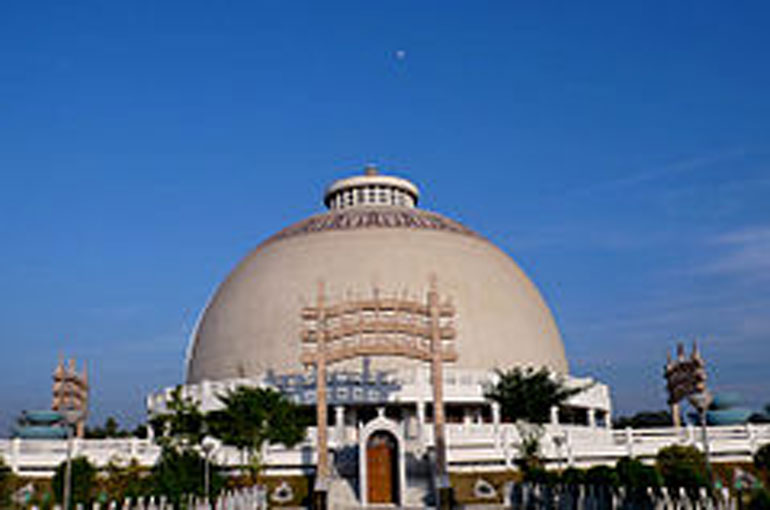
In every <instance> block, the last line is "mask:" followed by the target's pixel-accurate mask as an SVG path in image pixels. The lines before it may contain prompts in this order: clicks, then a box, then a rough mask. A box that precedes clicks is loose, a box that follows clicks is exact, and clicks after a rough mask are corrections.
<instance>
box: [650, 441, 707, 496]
mask: <svg viewBox="0 0 770 510" xmlns="http://www.w3.org/2000/svg"><path fill="white" fill-rule="evenodd" d="M655 464H656V466H657V468H658V471H659V472H660V474H661V476H662V477H663V482H664V483H665V485H666V486H667V487H671V488H679V487H684V488H686V489H689V490H690V491H692V490H694V489H696V488H698V487H704V486H707V485H708V474H707V473H708V472H707V469H706V458H705V457H704V456H703V454H702V453H701V452H700V450H698V449H697V448H695V447H694V446H680V445H672V446H667V447H665V448H661V449H660V450H659V451H658V455H657V456H656V458H655Z"/></svg>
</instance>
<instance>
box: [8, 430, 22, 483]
mask: <svg viewBox="0 0 770 510" xmlns="http://www.w3.org/2000/svg"><path fill="white" fill-rule="evenodd" d="M20 455H21V438H20V437H14V438H13V439H12V440H11V459H10V462H11V469H12V470H13V474H15V475H18V474H19V464H20V463H21V460H20V459H19V456H20Z"/></svg>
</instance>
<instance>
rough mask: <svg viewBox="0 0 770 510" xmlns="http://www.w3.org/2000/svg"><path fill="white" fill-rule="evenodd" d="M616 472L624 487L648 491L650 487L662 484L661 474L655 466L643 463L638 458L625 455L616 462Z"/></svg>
mask: <svg viewBox="0 0 770 510" xmlns="http://www.w3.org/2000/svg"><path fill="white" fill-rule="evenodd" d="M615 472H616V473H617V475H618V482H619V483H620V485H621V486H623V487H628V488H630V489H640V490H644V491H646V489H647V488H648V487H659V486H660V474H658V472H657V471H656V470H655V468H654V467H652V466H647V465H645V464H642V462H641V461H639V460H638V459H632V458H630V457H623V458H622V459H620V460H618V462H617V464H615Z"/></svg>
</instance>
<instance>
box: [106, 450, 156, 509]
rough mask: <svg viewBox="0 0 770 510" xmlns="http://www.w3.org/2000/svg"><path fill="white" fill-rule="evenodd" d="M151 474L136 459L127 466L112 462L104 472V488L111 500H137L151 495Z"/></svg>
mask: <svg viewBox="0 0 770 510" xmlns="http://www.w3.org/2000/svg"><path fill="white" fill-rule="evenodd" d="M149 474H150V473H149V472H148V471H147V470H146V469H145V468H143V467H142V466H140V465H139V462H138V461H137V460H136V459H131V462H129V463H128V464H127V465H123V464H122V463H119V462H116V461H112V460H111V461H110V462H108V463H107V466H106V468H105V470H104V475H105V476H104V477H103V478H102V483H101V485H102V488H103V490H104V491H106V493H107V495H108V496H109V497H110V499H113V500H116V501H123V500H125V499H126V498H132V499H135V498H137V497H140V496H144V495H146V494H148V493H149V489H150V477H149Z"/></svg>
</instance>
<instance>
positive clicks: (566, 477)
mask: <svg viewBox="0 0 770 510" xmlns="http://www.w3.org/2000/svg"><path fill="white" fill-rule="evenodd" d="M585 481H586V473H585V471H583V470H582V469H577V468H574V467H568V468H567V469H565V470H564V471H563V472H562V474H561V483H563V484H564V485H581V484H583V483H585Z"/></svg>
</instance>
